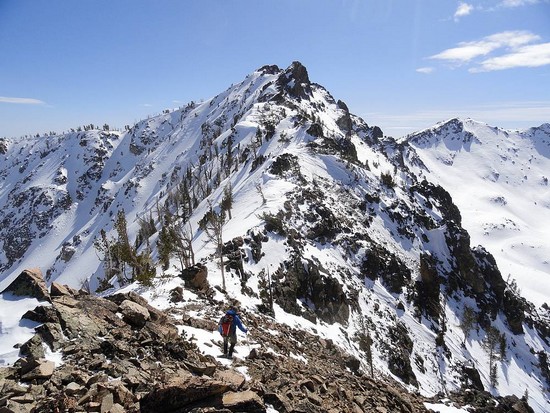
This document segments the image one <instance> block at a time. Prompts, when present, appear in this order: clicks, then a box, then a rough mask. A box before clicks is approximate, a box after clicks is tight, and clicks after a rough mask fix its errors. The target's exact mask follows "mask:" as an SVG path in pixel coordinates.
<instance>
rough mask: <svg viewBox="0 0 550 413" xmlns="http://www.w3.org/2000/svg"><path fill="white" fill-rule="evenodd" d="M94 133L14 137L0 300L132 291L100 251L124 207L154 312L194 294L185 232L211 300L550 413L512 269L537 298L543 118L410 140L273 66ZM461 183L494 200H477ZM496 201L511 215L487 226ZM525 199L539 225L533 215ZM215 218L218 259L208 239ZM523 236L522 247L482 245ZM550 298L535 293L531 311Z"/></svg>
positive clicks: (437, 380) (541, 315) (400, 367)
mask: <svg viewBox="0 0 550 413" xmlns="http://www.w3.org/2000/svg"><path fill="white" fill-rule="evenodd" d="M86 129H90V130H84V131H75V132H71V133H68V134H64V135H57V136H44V137H38V138H32V139H2V140H1V141H0V152H1V154H2V155H3V156H2V158H0V176H1V177H2V181H1V182H2V183H1V184H0V222H1V223H2V226H1V227H0V240H1V241H0V243H1V245H0V247H1V250H2V252H1V256H0V270H1V271H2V272H1V275H0V291H2V290H3V289H4V288H5V287H6V286H8V285H9V284H10V283H11V282H12V281H13V279H14V278H15V277H16V276H17V275H18V274H19V273H20V272H21V271H22V270H23V269H25V268H31V267H40V268H41V269H42V271H43V272H44V273H45V274H46V279H47V281H48V282H49V283H51V282H53V281H57V282H61V283H65V284H69V285H71V286H73V287H77V288H79V287H81V286H82V285H87V286H89V288H90V289H91V290H92V291H95V290H96V289H97V288H98V287H99V286H101V287H105V285H106V282H108V283H110V284H111V285H112V286H113V287H115V288H119V287H121V284H123V282H124V281H125V278H131V276H132V271H131V269H129V268H126V269H124V267H123V266H120V265H119V266H118V267H117V271H118V276H114V277H112V278H110V279H107V280H105V279H104V278H105V270H106V263H107V257H106V256H104V255H102V252H101V251H99V250H98V249H97V248H94V242H96V244H97V243H98V240H99V241H101V240H102V239H103V240H109V239H111V240H112V241H113V242H115V240H116V236H117V235H116V234H117V231H115V230H114V228H113V227H114V224H115V220H116V219H117V217H118V216H120V214H121V213H122V212H123V216H125V219H126V222H127V234H128V238H129V240H130V242H131V243H132V245H135V248H136V254H138V253H139V254H141V257H146V258H147V260H148V259H149V257H150V258H151V259H152V261H153V262H154V263H155V264H156V271H157V279H156V280H155V281H154V283H153V287H147V288H144V287H139V290H140V291H141V292H142V294H143V295H145V296H147V297H148V298H149V299H150V300H151V301H153V302H156V303H157V304H156V305H157V306H159V307H168V306H170V305H173V304H170V303H169V302H168V300H164V299H163V297H164V294H165V293H167V291H169V290H170V289H171V288H173V287H174V286H175V285H178V284H179V283H180V282H181V280H180V279H179V278H178V277H177V273H178V272H179V266H180V262H179V260H178V259H177V258H176V257H174V256H172V259H171V262H170V263H169V264H170V265H166V264H167V263H166V261H165V255H164V252H163V250H162V248H160V247H158V246H159V245H160V244H159V241H160V242H162V240H163V239H164V238H163V237H165V236H166V234H167V233H168V232H167V231H168V229H167V228H168V227H170V228H180V229H181V228H183V232H180V233H179V236H180V238H182V237H184V238H186V239H187V240H188V241H190V244H191V245H192V252H193V254H194V260H195V261H196V262H199V261H202V262H203V264H204V265H205V266H206V268H207V269H208V281H209V283H210V284H211V285H213V286H215V287H217V288H214V289H213V290H212V291H211V297H210V299H215V300H218V301H219V302H229V301H234V300H237V301H238V302H239V303H241V306H242V307H244V308H246V309H247V310H248V311H254V312H260V313H261V312H264V313H266V314H268V315H273V314H274V315H275V318H276V319H277V320H282V321H283V322H284V323H287V324H289V325H290V326H292V327H299V328H302V329H304V330H307V331H309V332H311V333H314V334H316V335H318V336H320V337H323V338H325V339H329V338H330V339H332V340H333V341H334V342H335V343H337V344H338V346H340V347H341V348H342V349H343V350H344V351H346V352H347V353H349V354H351V355H353V356H354V357H356V358H357V360H359V361H360V363H361V366H362V369H363V370H364V371H369V370H370V367H372V368H373V369H375V370H377V371H381V372H385V373H387V374H389V375H391V376H393V377H394V378H396V379H398V380H400V381H401V382H402V383H404V384H405V385H406V386H408V387H409V389H410V390H418V391H420V392H422V393H423V394H427V395H433V394H437V393H440V392H442V393H446V392H448V391H453V390H458V389H460V387H461V386H463V385H464V386H466V387H468V386H478V387H483V388H485V389H486V390H489V391H491V392H492V393H493V394H494V395H498V394H501V395H504V394H516V395H518V396H522V395H524V393H525V392H526V390H527V391H528V393H529V401H530V403H531V405H532V406H533V407H534V408H535V409H536V411H537V412H543V411H547V410H548V409H549V407H550V406H549V396H548V389H549V387H550V383H549V381H550V370H549V366H548V352H549V349H550V341H549V340H550V332H549V328H548V321H549V319H550V318H549V314H548V307H541V308H538V309H537V308H536V307H535V306H534V305H532V304H530V303H529V302H527V301H526V300H525V299H523V298H521V297H520V296H519V295H518V294H517V289H516V288H513V286H510V285H508V284H507V283H506V282H505V280H503V278H502V276H501V273H502V274H504V275H505V276H506V275H507V274H508V273H510V274H511V277H512V278H514V279H516V280H517V282H518V284H519V285H520V287H521V289H522V290H524V291H526V292H527V291H528V290H531V289H532V290H533V291H534V290H535V289H536V288H537V287H532V285H533V284H532V283H531V281H530V280H529V279H528V278H526V277H523V276H520V274H516V272H517V271H518V270H517V268H518V266H519V265H520V264H518V263H516V264H513V262H514V260H515V259H518V260H519V258H514V256H511V255H510V251H514V252H516V251H520V250H523V249H527V252H528V254H529V255H527V254H523V255H522V256H521V260H524V259H532V260H535V261H534V263H532V264H531V266H530V267H529V268H530V269H532V270H533V272H532V275H531V276H537V277H538V278H539V279H542V277H544V275H545V273H544V271H546V279H547V278H548V277H547V276H548V269H547V266H548V263H546V264H545V263H544V261H541V260H539V261H536V259H537V257H538V255H537V254H540V258H541V259H544V258H543V254H544V252H545V251H547V249H548V246H547V245H545V244H544V242H543V238H542V235H540V236H539V235H538V232H536V231H539V230H542V229H543V225H545V226H546V228H548V222H550V221H549V220H548V196H546V198H545V193H546V195H548V189H547V188H548V187H547V186H546V183H545V182H546V179H545V178H546V177H545V176H544V170H548V168H547V166H548V152H549V149H548V146H547V144H548V125H546V126H543V127H541V128H539V129H533V130H530V131H528V132H525V133H523V134H520V133H515V134H511V133H510V132H503V131H499V130H492V129H490V128H489V127H486V126H482V125H479V124H476V123H475V122H473V121H464V122H462V121H458V120H453V121H450V122H448V123H446V124H443V125H438V126H436V127H435V128H433V129H430V130H427V131H423V132H419V133H418V134H415V135H413V136H410V137H409V138H408V139H407V140H405V141H403V142H396V141H395V140H393V139H391V138H387V137H384V136H383V133H382V131H381V130H380V129H379V128H377V127H371V126H369V125H367V124H366V123H365V122H364V121H363V120H362V119H360V118H358V117H356V116H354V115H353V114H351V113H350V112H349V110H348V108H347V106H346V105H345V104H344V103H343V102H341V101H336V100H335V99H334V98H333V97H332V96H331V95H330V93H329V92H328V91H326V90H325V89H324V88H323V87H322V86H320V85H317V84H315V83H312V82H310V80H309V78H308V74H307V70H306V69H305V67H303V66H302V65H301V64H300V63H298V62H295V63H293V64H292V65H291V66H290V67H289V68H287V69H286V70H282V69H279V68H278V67H276V66H265V67H262V68H261V69H259V70H258V71H256V72H254V73H252V74H251V75H249V76H247V77H246V78H245V79H244V80H243V81H242V82H240V83H238V84H236V85H234V86H231V87H230V88H229V89H227V90H226V91H225V92H223V93H221V94H219V95H218V96H215V97H213V98H212V99H209V100H207V101H205V102H200V103H190V104H189V105H187V106H186V107H183V108H179V109H176V110H172V111H170V110H169V111H165V112H164V113H162V114H161V115H158V116H156V117H153V118H150V119H147V120H143V121H141V122H139V123H137V124H136V125H134V126H132V127H127V128H126V130H125V131H124V132H113V131H109V130H107V129H108V128H106V127H105V128H104V130H96V129H93V128H86ZM490 131H492V132H491V133H490ZM505 133H506V134H507V135H506V136H507V137H508V138H510V139H508V140H506V141H505V142H501V141H500V138H499V137H498V136H499V134H500V135H503V136H504V135H505ZM478 142H479V143H478ZM522 142H523V144H522ZM529 142H531V145H532V148H533V149H528V148H527V144H528V143H529ZM477 146H480V147H483V150H480V151H479V152H478V151H477ZM474 147H475V148H476V150H474V149H472V148H474ZM485 148H486V149H485ZM514 148H515V149H514ZM533 151H536V153H535V152H533ZM464 152H467V154H464ZM527 153H529V154H531V155H532V157H529V155H526V154H527ZM537 154H538V155H537ZM465 155H467V156H465ZM503 157H507V160H506V161H505V159H504V158H503ZM499 160H502V162H504V163H503V164H502V165H500V164H499V165H496V164H494V162H497V161H499ZM523 161H524V162H525V164H524V163H523ZM453 162H454V164H453V166H452V167H449V166H448V164H449V163H453ZM513 162H515V163H513ZM529 162H530V163H529ZM545 166H546V169H545ZM459 167H460V169H459ZM446 168H450V170H452V171H453V174H455V175H456V174H458V175H460V177H457V176H449V175H450V174H449V173H448V172H447V170H446ZM455 168H456V169H455ZM472 171H477V172H476V173H477V175H475V176H476V177H477V178H474V177H471V176H470V173H472ZM524 176H525V177H524ZM476 179H477V180H476ZM491 179H492V180H493V181H497V183H498V182H500V181H502V182H503V186H502V187H498V188H497V187H491V186H490V184H492V183H494V182H493V181H491ZM506 181H507V183H506ZM522 181H523V185H522V186H520V184H521V182H522ZM525 181H527V182H528V185H526V184H525ZM466 182H473V183H474V185H476V190H477V189H478V187H479V189H480V190H482V191H483V192H482V196H477V197H476V198H479V201H477V200H476V203H475V204H474V203H472V204H471V205H473V207H472V206H470V204H468V203H467V202H468V197H469V198H472V197H473V196H472V192H470V191H469V190H465V189H464V186H465V185H466ZM533 182H534V183H533ZM481 183H484V185H483V186H482V184H481ZM440 184H441V186H440ZM460 184H462V185H460ZM482 188H483V189H482ZM524 188H526V189H525V190H524ZM537 189H538V190H539V192H537ZM448 191H449V192H448ZM518 191H521V192H522V193H525V196H524V197H523V198H520V196H518V195H517V193H518ZM544 191H546V192H544ZM527 192H529V194H527ZM228 194H230V195H231V196H230V197H229V198H231V200H232V202H229V204H228V203H227V199H228ZM514 194H515V195H514ZM527 195H528V196H527ZM455 197H456V199H455ZM474 197H475V196H474ZM454 201H455V202H456V205H455V203H454ZM482 202H486V203H490V204H491V205H493V206H492V207H491V210H490V211H499V212H498V215H496V214H497V212H492V214H495V216H494V218H491V219H489V218H485V217H480V216H481V215H482V214H481V213H478V212H476V210H475V208H477V209H478V210H479V211H486V210H487V208H486V206H485V204H483V203H482ZM535 202H536V205H535ZM228 205H229V206H228ZM527 205H528V206H529V208H530V209H529V210H530V211H532V212H531V213H530V214H527V213H526V214H525V215H522V213H523V212H522V211H521V209H522V208H527ZM499 208H500V209H499ZM471 211H473V213H472V212H471ZM533 211H535V212H533ZM534 213H537V214H539V217H540V218H539V219H538V220H537V221H535V219H536V218H534V217H533V215H534ZM219 216H225V221H224V222H223V225H222V226H221V227H220V229H221V230H220V231H218V235H219V239H221V240H222V241H223V243H224V245H223V248H219V249H218V248H217V246H216V245H215V242H213V241H212V237H211V236H209V232H210V235H211V234H212V231H208V230H207V227H208V222H209V219H210V218H212V217H214V218H216V217H219ZM214 221H215V219H214ZM210 222H213V221H212V220H211V221H210ZM480 222H482V223H483V225H484V227H483V228H481V229H480ZM512 222H513V223H515V224H512ZM533 222H535V223H536V222H538V223H539V225H538V226H537V225H536V224H534V223H533ZM476 225H477V226H476ZM513 225H515V226H516V227H517V228H518V230H517V233H518V236H519V237H520V238H521V239H517V240H510V241H504V238H502V237H501V238H500V240H499V238H498V237H497V236H494V235H490V236H485V235H484V232H482V231H486V232H488V233H489V234H495V233H505V232H512V231H513V229H512V227H513ZM530 225H532V227H530ZM531 230H532V231H533V233H531ZM102 231H106V233H102ZM499 231H500V232H499ZM543 232H544V231H541V232H540V234H543ZM470 237H471V238H472V240H473V243H472V244H473V245H477V244H480V246H476V247H473V248H472V246H473V245H470ZM134 240H136V242H135V243H134ZM485 240H487V241H488V242H487V243H485V242H483V241H485ZM499 241H500V242H501V243H505V242H508V244H506V245H504V244H503V246H500V245H499V244H498V242H499ZM521 242H523V243H524V244H525V245H522V244H521ZM486 244H487V245H486ZM520 246H521V247H520ZM531 246H533V248H531ZM495 247H496V248H497V249H498V248H499V247H500V248H502V251H501V252H500V254H499V252H498V251H495ZM187 250H188V252H189V248H187ZM220 250H221V251H222V254H223V258H224V263H225V264H224V267H225V274H224V272H222V271H221V268H220V267H219V266H218V261H219V258H218V253H219V252H220ZM531 250H534V251H531ZM520 252H521V251H520ZM491 254H493V255H494V256H495V257H497V260H496V262H495V259H494V258H493V255H491ZM190 257H191V254H187V256H186V257H185V259H186V260H189V259H191V258H190ZM180 258H181V256H180ZM100 259H101V260H100ZM102 260H103V261H102ZM161 261H162V262H161ZM109 262H110V261H109ZM501 262H502V264H501ZM521 262H524V261H521ZM157 263H158V264H157ZM497 264H498V266H497ZM136 265H137V264H136ZM140 265H141V264H140ZM501 265H502V266H503V267H504V269H501V270H500V271H499V268H500V266H501ZM521 265H526V264H521ZM522 268H523V267H522ZM545 269H546V270H545ZM536 271H538V272H536ZM134 275H135V268H134ZM505 278H506V277H505ZM537 282H538V281H537ZM224 284H225V286H226V288H225V290H223V289H222V288H221V287H222V286H223V285H224ZM133 285H134V287H126V288H137V287H136V285H135V284H133ZM545 285H548V284H545ZM544 288H546V287H544ZM538 291H539V292H540V291H541V289H538ZM544 297H548V295H547V294H546V293H545V292H544V291H542V293H541V294H540V295H539V296H537V295H536V294H535V293H534V292H533V293H532V294H530V295H529V298H531V299H532V300H533V301H535V303H537V304H540V303H541V302H542V301H544V300H545V298H544ZM270 298H272V300H271V299H270ZM197 300H199V301H200V297H199V298H197ZM205 300H206V299H205ZM207 302H208V301H204V303H205V304H204V305H205V306H207V304H206V303H207ZM195 314H197V315H200V314H201V310H196V313H195ZM10 319H11V318H10ZM10 325H11V324H10V323H4V324H3V329H2V332H1V333H2V334H3V336H4V337H3V341H4V342H5V343H8V341H9V340H7V339H6V340H4V338H5V337H8V336H9V333H10V331H11V330H10V327H9V326H10ZM14 328H15V326H14ZM495 331H496V332H497V336H498V343H499V345H501V347H500V355H499V357H495V355H494V353H495V352H494V351H486V349H487V348H488V347H491V348H492V349H493V350H495V347H494V345H496V344H495V343H494V342H493V343H492V344H491V343H490V340H488V338H489V337H490V336H491V334H492V333H494V332H495ZM493 336H494V334H493ZM207 339H208V338H205V340H207ZM12 344H15V343H12ZM207 347H208V346H205V347H204V348H205V349H206V348H207ZM6 354H7V350H5V349H4V348H3V347H2V348H1V349H0V357H1V358H3V359H4V360H5V361H4V362H5V363H9V362H12V360H11V359H10V358H9V357H8V356H6ZM489 354H491V357H490V356H489ZM371 360H372V361H371ZM490 367H491V369H490ZM491 370H493V372H494V371H496V377H491V374H490V371H491ZM493 376H494V374H493ZM495 378H496V380H495Z"/></svg>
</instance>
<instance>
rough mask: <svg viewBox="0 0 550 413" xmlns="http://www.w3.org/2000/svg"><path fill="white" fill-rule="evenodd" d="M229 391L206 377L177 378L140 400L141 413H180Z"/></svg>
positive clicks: (220, 383) (222, 384)
mask: <svg viewBox="0 0 550 413" xmlns="http://www.w3.org/2000/svg"><path fill="white" fill-rule="evenodd" d="M228 389H229V387H228V386H227V384H225V383H222V382H220V381H217V380H211V379H207V378H205V377H194V376H188V377H177V378H174V379H172V380H170V381H169V382H168V383H167V384H166V385H164V386H160V387H157V388H156V389H154V390H153V391H151V392H149V393H147V394H146V395H145V396H143V397H142V398H141V400H140V411H141V413H168V412H173V411H178V409H183V408H184V407H186V406H190V405H191V404H193V403H196V402H199V401H202V400H206V399H209V398H212V397H215V396H218V395H220V394H222V393H224V392H226V391H227V390H228ZM260 411H265V409H264V410H260Z"/></svg>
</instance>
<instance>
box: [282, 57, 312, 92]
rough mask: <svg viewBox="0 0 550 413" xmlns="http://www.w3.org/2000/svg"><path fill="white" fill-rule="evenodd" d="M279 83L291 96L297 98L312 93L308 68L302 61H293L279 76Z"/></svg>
mask: <svg viewBox="0 0 550 413" xmlns="http://www.w3.org/2000/svg"><path fill="white" fill-rule="evenodd" d="M278 84H279V85H280V86H281V87H282V88H284V90H285V91H286V92H288V93H289V94H290V95H291V96H293V97H296V98H300V99H306V98H307V97H308V96H311V93H312V92H311V83H310V81H309V76H308V73H307V69H306V68H305V66H304V65H302V64H301V63H300V62H293V63H292V64H291V65H290V67H289V68H288V69H287V70H285V72H284V73H283V74H281V75H280V76H279V79H278Z"/></svg>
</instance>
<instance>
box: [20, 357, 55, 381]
mask: <svg viewBox="0 0 550 413" xmlns="http://www.w3.org/2000/svg"><path fill="white" fill-rule="evenodd" d="M54 369H55V363H54V362H53V361H50V360H40V362H39V364H38V366H36V367H35V368H34V369H32V370H31V371H29V372H28V373H25V374H23V375H22V376H21V379H22V380H23V381H31V380H37V379H48V378H50V377H51V376H52V374H53V371H54Z"/></svg>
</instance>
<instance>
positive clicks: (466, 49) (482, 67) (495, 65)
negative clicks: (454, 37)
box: [429, 31, 550, 72]
mask: <svg viewBox="0 0 550 413" xmlns="http://www.w3.org/2000/svg"><path fill="white" fill-rule="evenodd" d="M538 41H540V36H538V35H536V34H534V33H531V32H529V31H505V32H501V33H495V34H493V35H490V36H487V37H484V38H483V39H481V40H476V41H471V42H461V43H459V44H458V46H457V47H453V48H450V49H446V50H443V51H442V52H440V53H437V54H435V55H433V56H430V57H429V58H430V59H434V60H440V61H443V62H446V63H449V64H451V65H452V66H461V65H464V64H470V63H471V64H474V65H475V67H472V68H470V69H469V71H470V72H488V71H493V70H504V69H511V68H514V67H538V66H544V65H548V64H550V60H549V59H550V46H549V45H550V43H536V42H538ZM532 43H535V44H532ZM499 53H500V55H499V56H489V55H490V54H493V55H494V54H499ZM477 58H484V60H482V61H479V60H476V59H477Z"/></svg>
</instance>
